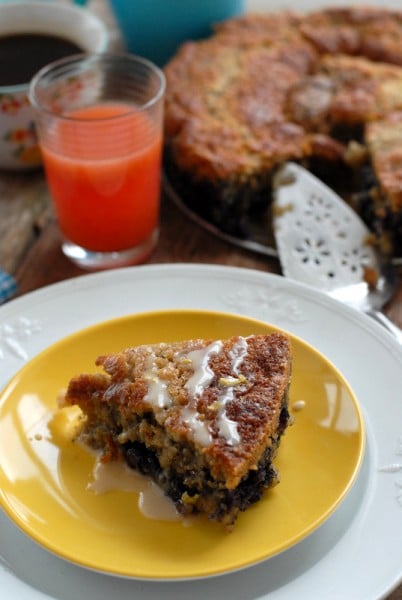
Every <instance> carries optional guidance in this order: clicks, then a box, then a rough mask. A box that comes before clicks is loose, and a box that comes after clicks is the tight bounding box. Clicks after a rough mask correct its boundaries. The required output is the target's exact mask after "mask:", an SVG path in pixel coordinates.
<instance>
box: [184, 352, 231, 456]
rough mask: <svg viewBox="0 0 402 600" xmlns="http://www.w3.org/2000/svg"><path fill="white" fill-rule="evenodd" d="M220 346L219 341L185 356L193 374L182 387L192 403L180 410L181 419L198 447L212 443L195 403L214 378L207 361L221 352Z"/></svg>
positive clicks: (206, 425)
mask: <svg viewBox="0 0 402 600" xmlns="http://www.w3.org/2000/svg"><path fill="white" fill-rule="evenodd" d="M222 346H223V343H222V342H221V341H220V340H217V341H216V342H212V343H211V344H209V346H207V347H206V348H200V349H199V350H192V351H191V352H189V353H188V354H187V355H186V358H187V359H189V360H191V363H192V366H193V368H194V373H193V374H192V375H191V377H190V378H189V379H188V380H187V382H186V384H185V386H184V387H185V388H186V390H187V391H188V393H189V395H190V398H191V399H192V402H190V403H189V404H188V406H185V407H183V408H182V410H181V418H182V420H183V422H184V423H185V424H186V425H187V426H188V427H189V429H190V431H191V433H192V436H193V439H194V440H195V442H197V443H198V444H199V445H200V446H209V445H210V444H211V443H212V436H211V432H210V431H209V429H208V424H207V423H206V422H205V421H203V420H201V419H200V414H199V412H198V411H197V408H196V402H197V399H198V398H199V397H200V396H201V395H202V393H203V392H204V390H205V389H206V388H207V387H208V386H209V385H210V383H211V381H212V380H213V378H214V372H213V371H212V369H211V368H210V366H209V360H210V358H211V356H215V355H216V354H219V352H220V351H221V350H222Z"/></svg>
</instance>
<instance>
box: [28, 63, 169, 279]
mask: <svg viewBox="0 0 402 600" xmlns="http://www.w3.org/2000/svg"><path fill="white" fill-rule="evenodd" d="M165 85H166V82H165V77H164V75H163V72H162V71H161V70H160V69H159V68H158V67H156V66H155V65H154V64H153V63H152V62H150V61H148V60H146V59H143V58H141V57H138V56H134V55H130V54H126V53H121V54H120V53H117V54H107V53H103V54H77V55H74V56H72V57H69V58H66V59H62V60H59V61H56V62H54V63H51V64H50V65H47V66H46V67H44V68H43V69H41V71H39V73H37V74H36V75H35V76H34V78H33V79H32V81H31V85H30V91H29V99H30V102H31V104H32V106H33V107H34V109H35V114H36V129H37V134H38V139H39V144H40V148H41V152H42V156H43V164H44V168H45V173H46V179H47V182H48V186H49V189H50V193H51V196H52V199H53V202H54V208H55V212H56V217H57V220H58V224H59V227H60V231H61V233H62V237H63V241H62V250H63V252H64V254H65V255H66V256H68V257H69V258H70V259H71V260H72V261H73V262H75V263H76V264H77V265H79V266H80V267H82V268H84V269H106V268H113V267H118V266H124V265H128V264H137V263H141V262H144V261H145V260H146V259H147V257H148V256H149V255H150V253H151V252H152V250H153V248H154V247H155V245H156V243H157V240H158V233H159V205H160V191H161V160H162V141H163V102H164V93H165Z"/></svg>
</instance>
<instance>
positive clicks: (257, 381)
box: [65, 333, 291, 489]
mask: <svg viewBox="0 0 402 600" xmlns="http://www.w3.org/2000/svg"><path fill="white" fill-rule="evenodd" d="M239 340H240V341H242V340H241V339H240V338H237V337H234V338H230V339H229V340H225V341H223V342H222V346H221V348H220V349H219V351H213V350H212V351H211V352H210V355H209V357H208V369H210V370H211V371H212V373H213V378H212V380H211V381H210V383H209V384H208V385H207V386H206V387H205V388H203V389H202V392H201V393H199V394H197V395H196V397H195V398H194V395H193V394H192V392H191V391H189V387H188V385H187V386H186V384H188V382H189V379H190V378H191V376H192V375H194V372H195V370H196V366H195V365H194V361H193V360H191V359H189V358H188V357H189V353H190V356H193V355H192V354H191V353H192V352H193V351H194V350H196V351H197V350H205V349H207V348H209V347H210V345H211V344H212V343H214V342H212V341H211V340H192V341H187V342H179V343H176V344H159V345H152V346H140V347H136V348H130V349H127V350H125V351H124V352H121V353H119V354H116V355H112V356H103V357H100V358H99V359H98V360H97V364H98V365H100V366H102V367H103V368H104V370H105V372H106V374H101V373H99V374H95V375H85V374H84V375H80V376H78V377H76V378H74V379H72V380H71V382H70V384H69V386H68V390H67V393H66V397H65V403H66V404H78V405H79V406H80V407H81V408H82V410H83V412H84V413H85V414H86V416H87V423H86V428H87V433H88V432H89V433H90V436H92V437H91V439H92V443H93V445H96V444H97V443H99V446H102V445H103V444H104V443H105V439H106V438H107V436H109V438H113V436H118V435H120V436H121V434H122V433H123V434H124V435H125V438H126V437H129V431H130V427H132V424H133V422H134V421H136V422H137V421H138V420H141V419H144V420H148V421H149V420H150V416H152V420H153V421H154V422H156V423H157V424H158V426H159V427H161V428H163V430H164V432H165V433H166V435H167V436H168V437H169V439H170V440H171V442H173V443H174V444H177V445H178V446H180V445H182V444H184V445H186V446H188V447H189V448H192V449H193V450H192V451H193V452H195V453H199V454H200V455H202V457H203V461H205V462H206V463H207V464H208V466H209V469H210V471H211V474H212V476H213V477H214V478H215V479H216V480H217V481H221V482H222V483H224V485H225V486H226V487H227V488H229V489H230V488H234V487H235V486H236V485H237V484H238V483H239V481H240V480H241V479H242V477H243V476H244V475H245V474H246V473H248V471H249V470H250V469H253V468H256V467H257V464H258V462H259V461H260V459H261V457H262V455H263V454H264V452H265V451H266V450H267V449H268V448H270V446H271V445H273V446H275V444H276V443H277V441H278V440H277V437H278V434H279V435H280V434H281V433H282V432H281V427H282V426H283V423H281V411H282V409H284V408H286V402H287V389H288V386H289V382H290V375H291V348H290V341H289V339H288V337H287V336H285V335H283V334H280V333H273V334H272V335H270V336H250V337H248V338H246V342H247V352H246V354H245V355H244V357H243V358H242V360H241V365H240V367H239V369H238V371H237V370H236V369H235V368H234V366H233V365H234V355H235V354H236V352H238V345H239ZM242 343H243V344H244V342H243V341H242ZM151 356H152V377H150V357H151ZM152 378H155V380H157V381H158V382H161V381H162V382H164V384H166V386H167V388H166V389H167V393H166V398H168V399H169V402H168V403H165V404H163V403H159V405H158V404H157V403H155V401H154V399H153V400H150V398H149V393H148V392H149V389H150V382H151V381H152ZM229 387H231V388H232V392H233V396H232V397H231V398H230V399H229V401H228V402H227V403H226V405H225V411H226V414H225V419H226V420H229V421H230V422H232V423H235V426H236V428H237V434H238V436H239V439H238V442H237V443H231V441H230V440H228V438H227V437H225V436H223V435H222V434H221V432H220V421H219V419H221V418H222V412H221V411H220V410H219V402H220V400H221V398H222V396H223V395H225V394H226V393H227V390H228V388H229ZM188 409H190V410H191V414H192V419H190V420H189V419H188V418H187V419H186V418H185V416H188V412H184V411H188ZM194 418H196V419H197V425H198V426H200V427H201V426H202V428H203V435H204V437H205V434H206V432H207V434H208V436H209V439H208V441H207V443H205V442H203V441H202V440H201V439H200V437H199V436H197V435H194V430H193V429H192V424H191V423H192V422H194V420H193V419H194ZM279 432H280V433H279ZM97 436H98V437H99V439H98V440H97V439H96V438H97Z"/></svg>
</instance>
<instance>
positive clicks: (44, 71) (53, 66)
mask: <svg viewBox="0 0 402 600" xmlns="http://www.w3.org/2000/svg"><path fill="white" fill-rule="evenodd" d="M105 59H106V60H110V61H113V60H119V59H124V60H128V61H129V62H131V63H132V64H134V63H136V64H141V65H142V66H145V67H147V68H148V69H149V72H151V73H153V74H154V75H156V76H157V78H158V79H159V87H158V90H157V92H156V93H155V94H154V95H153V96H152V98H150V99H149V100H147V101H146V102H144V103H142V104H140V105H138V106H137V105H136V106H135V107H134V108H130V107H128V108H127V111H125V112H124V113H121V114H119V115H115V116H111V117H99V118H96V119H91V121H102V120H112V119H121V118H123V117H125V116H127V115H130V114H131V113H132V112H138V111H139V110H140V111H144V110H147V109H149V108H151V107H152V106H153V105H155V104H157V103H158V102H159V100H161V98H163V96H164V94H165V90H166V77H165V74H164V73H163V71H162V69H160V68H159V67H158V66H157V65H155V64H154V63H153V62H152V61H150V60H148V59H147V58H144V57H142V56H138V55H136V54H131V53H128V52H80V53H77V54H72V55H70V56H66V57H64V58H60V59H58V60H55V61H53V62H51V63H49V64H47V65H45V66H44V67H42V68H41V69H40V70H39V71H38V72H37V73H36V74H35V75H34V76H33V78H32V79H31V81H30V83H29V89H28V99H29V102H30V104H31V106H32V107H33V108H34V109H35V110H37V111H40V112H42V113H44V114H48V115H53V116H57V117H58V118H60V119H65V120H71V121H81V120H82V121H87V119H86V118H85V117H71V116H69V115H68V114H67V115H65V114H63V113H61V114H60V113H57V112H55V111H53V110H52V109H51V108H49V107H46V106H43V105H42V104H41V103H40V102H39V101H38V99H37V95H36V89H37V86H38V83H39V82H40V80H42V79H43V78H44V77H46V75H48V74H49V73H51V72H52V71H55V72H56V70H57V69H59V68H60V67H63V66H64V65H67V64H70V63H71V64H74V63H76V64H79V63H80V62H82V63H83V64H84V63H86V62H101V61H102V60H105Z"/></svg>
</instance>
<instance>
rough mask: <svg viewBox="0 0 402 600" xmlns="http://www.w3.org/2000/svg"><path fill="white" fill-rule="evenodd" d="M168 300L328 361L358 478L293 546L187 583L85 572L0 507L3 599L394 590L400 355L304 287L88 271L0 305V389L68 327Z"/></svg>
mask: <svg viewBox="0 0 402 600" xmlns="http://www.w3.org/2000/svg"><path fill="white" fill-rule="evenodd" d="M168 308H200V309H212V310H223V311H226V312H233V313H238V314H244V315H247V316H251V317H256V318H259V319H263V320H266V321H269V322H271V323H273V324H275V325H278V326H280V327H284V328H285V329H288V330H290V331H292V332H293V333H295V334H296V335H299V336H300V337H302V338H304V339H305V340H306V341H308V342H309V343H311V344H313V345H314V346H315V347H317V348H318V349H319V350H320V351H321V352H323V353H324V354H325V355H326V356H327V357H328V358H329V359H330V360H332V361H333V362H334V363H335V365H336V366H337V367H338V368H339V369H340V370H341V371H342V372H343V374H344V375H345V377H346V378H347V379H348V380H349V382H350V383H351V385H352V387H353V388H354V390H355V392H356V394H357V397H358V398H359V400H360V404H361V406H362V410H363V413H364V414H365V419H366V422H367V432H368V440H367V442H368V443H367V450H368V451H367V456H366V460H365V463H364V465H363V468H362V471H361V473H360V475H359V478H358V480H357V482H356V485H355V486H354V488H353V490H352V492H351V493H350V495H349V496H348V498H347V499H346V500H345V502H344V503H343V505H342V506H341V507H340V508H339V510H338V511H336V513H335V514H334V515H333V516H332V517H331V518H330V519H329V521H328V522H327V523H326V524H324V525H323V526H322V527H321V528H320V529H319V530H318V531H317V532H316V533H314V534H313V535H311V536H310V537H309V538H307V539H306V540H305V541H303V542H301V543H300V544H298V545H297V546H295V547H294V548H292V549H291V550H289V551H287V552H284V553H283V554H282V555H280V556H277V557H275V558H274V559H271V560H269V561H267V562H265V563H263V565H257V566H255V567H251V568H249V569H247V570H245V571H243V572H241V573H233V574H231V575H223V576H221V577H219V578H217V579H212V580H204V581H192V582H191V583H186V582H181V583H169V584H162V583H159V584H157V583H145V582H138V581H127V580H122V579H118V578H114V577H108V576H106V575H102V574H96V573H93V572H91V571H86V570H84V569H81V568H79V567H76V566H74V565H70V564H69V563H65V562H63V561H61V560H60V559H59V558H57V557H54V556H52V555H50V554H48V553H47V552H46V551H45V550H43V549H42V548H39V547H38V546H37V545H36V544H34V543H33V542H32V541H31V540H29V539H28V538H26V537H25V535H24V534H22V533H21V532H20V531H19V530H17V528H16V527H15V526H14V525H13V524H12V523H10V522H9V520H8V519H7V518H6V517H5V516H4V515H2V516H1V518H0V550H1V554H2V557H3V559H2V563H0V586H1V588H2V589H3V590H5V591H6V596H7V597H19V598H27V599H28V600H33V599H34V598H40V597H46V596H45V594H52V593H53V594H56V596H55V597H58V598H63V600H64V599H67V598H72V597H78V596H79V593H80V592H79V590H80V589H82V586H86V588H87V590H88V594H89V595H91V594H92V595H93V597H95V595H96V597H97V599H98V600H102V599H103V598H105V599H106V598H110V597H111V596H112V595H113V594H115V595H118V597H119V598H121V599H123V600H124V599H125V598H140V597H141V598H145V599H148V598H155V599H156V598H159V597H160V594H161V587H160V586H161V585H164V587H163V595H164V597H165V598H166V599H167V600H170V599H172V600H173V598H176V597H178V596H179V595H180V594H184V595H185V596H187V595H188V596H190V595H191V597H192V598H194V600H197V599H198V598H200V599H201V598H204V597H205V595H208V594H209V595H210V596H211V597H217V596H219V597H227V598H246V597H259V598H261V599H262V598H264V599H265V598H268V596H269V597H270V598H275V600H290V599H292V598H294V597H295V596H296V594H297V596H298V597H320V596H323V597H324V596H325V598H326V599H328V600H331V599H334V600H335V599H338V598H340V597H343V598H353V600H360V599H361V600H363V599H364V600H367V599H370V598H373V599H374V598H379V597H382V596H384V595H385V594H386V593H388V592H389V591H390V590H392V589H393V588H394V587H395V586H396V585H397V584H398V582H400V581H402V567H401V564H400V539H402V518H401V516H402V499H401V492H402V426H400V425H399V429H398V423H399V424H400V423H402V405H401V403H398V402H397V401H396V400H397V399H396V396H395V394H394V392H393V390H395V389H397V384H398V382H399V381H400V378H401V375H402V351H401V348H400V347H399V346H398V345H397V344H396V342H395V341H394V340H393V339H392V338H391V336H389V334H387V333H386V332H385V331H383V330H382V329H381V328H380V326H378V325H377V324H376V323H372V322H371V321H370V320H369V319H368V318H367V317H365V316H364V315H361V314H359V313H357V312H355V311H353V310H352V309H349V308H347V307H345V306H343V305H341V304H339V303H337V302H336V301H334V300H332V299H330V298H328V297H327V296H325V295H323V294H321V293H319V292H316V291H315V290H313V289H311V288H308V287H306V286H303V285H301V284H297V283H295V282H291V281H289V280H286V279H284V278H282V277H279V276H276V275H270V274H264V273H262V272H259V271H254V270H249V269H240V268H233V267H219V266H210V265H152V266H143V267H133V268H128V269H120V270H116V271H109V272H104V273H98V274H92V275H86V276H82V277H78V278H76V279H72V280H68V281H65V282H62V283H59V284H55V285H53V286H49V287H48V288H43V289H42V290H38V291H36V292H33V293H31V294H28V295H26V296H24V297H21V298H18V299H16V300H14V301H12V302H10V303H8V304H6V305H4V306H3V307H1V309H0V352H1V353H2V358H1V361H0V385H4V384H5V383H6V381H7V380H8V379H9V378H10V377H11V376H12V375H13V374H14V373H15V372H16V371H17V370H18V369H19V368H20V367H21V366H22V365H23V364H24V362H25V361H26V360H28V359H30V358H31V357H32V356H34V355H35V354H37V353H38V352H40V351H41V350H42V349H44V348H45V347H47V346H48V345H49V344H51V343H53V342H54V341H56V340H57V339H60V338H61V337H64V336H65V335H67V334H69V333H71V332H73V331H77V330H79V329H81V328H82V327H85V326H87V325H91V324H93V323H96V322H100V321H103V320H105V319H109V318H112V317H115V316H120V315H124V314H131V313H133V312H143V311H147V310H154V309H168ZM67 314H68V318H66V315H67ZM345 349H346V350H347V351H345ZM363 349H364V351H363ZM368 373H369V374H371V375H370V376H368V375H367V374H368ZM373 373H375V375H376V377H373V376H372V374H373ZM381 396H382V400H381V403H379V402H378V398H379V397H381ZM390 409H391V410H390ZM363 532H364V533H363ZM2 566H3V568H2V569H1V567H2ZM335 574H336V576H335ZM27 583H28V585H29V586H30V587H29V588H27V587H26V584H27ZM187 586H188V587H187ZM190 586H191V587H190ZM63 590H64V591H63ZM65 590H69V591H68V592H66V591H65ZM66 594H67V595H66ZM68 594H69V595H68ZM77 594H78V596H77Z"/></svg>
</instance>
